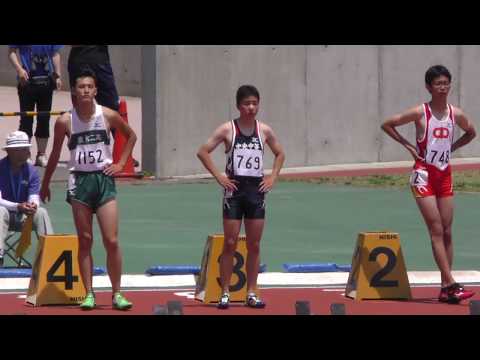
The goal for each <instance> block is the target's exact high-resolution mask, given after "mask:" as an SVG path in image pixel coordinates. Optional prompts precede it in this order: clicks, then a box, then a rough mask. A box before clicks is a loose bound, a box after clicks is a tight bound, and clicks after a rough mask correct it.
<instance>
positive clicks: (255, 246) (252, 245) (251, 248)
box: [247, 241, 260, 254]
mask: <svg viewBox="0 0 480 360" xmlns="http://www.w3.org/2000/svg"><path fill="white" fill-rule="evenodd" d="M247 251H248V253H249V254H258V253H260V241H252V242H249V241H247Z"/></svg>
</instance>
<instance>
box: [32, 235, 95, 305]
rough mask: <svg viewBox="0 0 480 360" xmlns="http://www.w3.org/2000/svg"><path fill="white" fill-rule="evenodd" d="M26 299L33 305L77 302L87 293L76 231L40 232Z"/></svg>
mask: <svg viewBox="0 0 480 360" xmlns="http://www.w3.org/2000/svg"><path fill="white" fill-rule="evenodd" d="M39 241H40V242H39V244H38V248H37V253H36V256H35V262H34V265H33V269H32V277H31V278H30V284H29V287H28V293H27V298H26V300H25V301H26V302H27V303H30V304H32V305H35V306H41V305H57V304H62V305H71V304H79V303H80V302H82V301H83V299H84V298H85V296H86V291H85V287H84V286H83V283H82V279H81V276H80V269H79V266H78V238H77V237H76V236H75V235H46V236H40V239H39Z"/></svg>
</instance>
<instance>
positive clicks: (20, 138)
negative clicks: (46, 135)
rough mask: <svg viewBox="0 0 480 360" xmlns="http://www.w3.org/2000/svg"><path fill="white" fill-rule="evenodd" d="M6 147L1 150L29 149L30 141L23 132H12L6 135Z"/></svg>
mask: <svg viewBox="0 0 480 360" xmlns="http://www.w3.org/2000/svg"><path fill="white" fill-rule="evenodd" d="M5 143H6V145H5V146H4V147H3V149H4V150H5V149H12V148H25V147H30V146H32V144H30V141H29V139H28V135H27V134H26V133H25V132H23V131H14V132H11V133H10V134H8V135H7V139H6V141H5Z"/></svg>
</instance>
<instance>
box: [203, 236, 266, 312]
mask: <svg viewBox="0 0 480 360" xmlns="http://www.w3.org/2000/svg"><path fill="white" fill-rule="evenodd" d="M223 243H224V237H223V234H214V235H209V236H208V238H207V242H206V244H205V249H204V252H203V258H202V266H201V270H200V275H197V276H196V277H195V282H196V289H195V299H196V300H199V301H202V302H204V303H207V304H208V303H213V302H217V301H218V299H219V298H220V295H221V292H222V289H221V287H220V255H221V254H222V249H223ZM246 259H247V244H246V237H245V235H240V236H239V237H238V243H237V250H236V252H235V255H234V259H233V272H232V278H231V281H230V289H229V290H230V301H232V302H237V301H245V298H246V297H247V274H246V265H245V264H246ZM257 294H258V295H259V292H258V289H257Z"/></svg>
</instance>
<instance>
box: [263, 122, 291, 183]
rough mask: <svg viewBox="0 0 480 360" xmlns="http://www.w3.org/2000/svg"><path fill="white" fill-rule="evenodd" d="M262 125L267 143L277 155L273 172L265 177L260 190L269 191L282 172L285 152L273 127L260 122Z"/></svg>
mask: <svg viewBox="0 0 480 360" xmlns="http://www.w3.org/2000/svg"><path fill="white" fill-rule="evenodd" d="M260 126H261V129H262V133H263V134H264V139H265V143H266V144H267V145H268V146H269V147H270V149H271V150H272V152H273V155H275V160H274V162H273V169H272V173H271V174H270V175H267V176H265V177H264V179H263V181H262V182H261V183H260V187H259V190H260V191H261V192H268V191H270V190H271V189H272V187H273V185H274V184H275V181H276V180H277V178H278V175H279V174H280V170H281V169H282V166H283V163H284V161H285V152H284V151H283V147H282V145H281V144H280V142H279V141H278V138H277V136H276V135H275V133H274V131H273V130H272V128H271V127H270V126H268V125H266V124H263V123H260Z"/></svg>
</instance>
